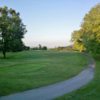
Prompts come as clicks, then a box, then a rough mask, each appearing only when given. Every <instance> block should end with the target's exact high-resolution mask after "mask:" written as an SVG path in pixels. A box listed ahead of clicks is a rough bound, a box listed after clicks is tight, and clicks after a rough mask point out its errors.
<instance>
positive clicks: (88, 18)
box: [72, 4, 100, 54]
mask: <svg viewBox="0 0 100 100" xmlns="http://www.w3.org/2000/svg"><path fill="white" fill-rule="evenodd" d="M72 40H73V41H74V48H75V49H77V50H80V51H83V50H85V48H86V50H87V51H89V52H91V53H94V54H96V53H100V4H98V5H96V6H95V7H93V8H92V9H91V10H90V11H89V12H88V13H87V14H86V15H85V17H84V20H83V23H82V25H81V28H80V30H77V31H74V32H73V34H72Z"/></svg>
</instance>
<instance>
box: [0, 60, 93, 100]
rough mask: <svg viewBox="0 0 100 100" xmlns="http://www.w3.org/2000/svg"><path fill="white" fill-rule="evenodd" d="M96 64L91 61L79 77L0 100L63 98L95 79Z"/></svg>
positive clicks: (48, 99) (49, 99) (0, 99)
mask: <svg viewBox="0 0 100 100" xmlns="http://www.w3.org/2000/svg"><path fill="white" fill-rule="evenodd" d="M94 66H95V64H94V62H93V60H90V61H89V65H88V68H86V69H84V70H83V71H82V72H81V73H80V74H78V75H77V76H75V77H73V78H71V79H69V80H66V81H63V82H59V83H56V84H53V85H49V86H45V87H41V88H38V89H33V90H29V91H25V92H22V93H16V94H12V95H9V96H4V97H1V98H0V100H51V99H54V98H56V97H58V96H62V95H64V94H66V93H69V92H71V91H73V90H76V89H79V88H80V87H82V86H84V85H86V84H87V83H89V82H90V81H91V80H92V79H93V77H94Z"/></svg>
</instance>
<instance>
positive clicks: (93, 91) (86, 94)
mask: <svg viewBox="0 0 100 100" xmlns="http://www.w3.org/2000/svg"><path fill="white" fill-rule="evenodd" d="M95 61H96V68H95V78H94V80H93V81H92V82H91V83H90V84H88V85H87V86H85V87H83V88H81V89H79V90H77V91H75V92H72V93H69V94H67V95H64V96H62V97H60V98H57V99H56V100H100V57H95Z"/></svg>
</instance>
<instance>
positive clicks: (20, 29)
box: [0, 7, 26, 58]
mask: <svg viewBox="0 0 100 100" xmlns="http://www.w3.org/2000/svg"><path fill="white" fill-rule="evenodd" d="M25 33H26V28H25V25H24V24H23V23H22V20H21V18H20V14H19V13H18V12H16V11H15V10H13V9H12V8H10V9H8V8H7V7H1V8H0V41H1V49H2V52H3V55H4V58H6V52H7V51H17V50H18V48H20V49H21V48H22V47H21V46H22V45H23V42H22V38H23V35H24V34H25Z"/></svg>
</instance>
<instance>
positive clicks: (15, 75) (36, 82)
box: [0, 51, 87, 96]
mask: <svg viewBox="0 0 100 100" xmlns="http://www.w3.org/2000/svg"><path fill="white" fill-rule="evenodd" d="M0 56H1V58H0V95H1V96H3V95H8V94H11V93H16V92H20V91H25V90H29V89H32V88H37V87H41V86H45V85H49V84H52V83H56V82H59V81H63V80H66V79H68V78H70V77H72V76H74V75H76V74H78V73H79V72H80V71H81V70H82V69H83V68H84V66H86V64H87V60H86V57H85V56H84V55H82V54H80V53H72V52H59V51H24V52H19V53H8V54H7V59H2V54H0Z"/></svg>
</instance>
